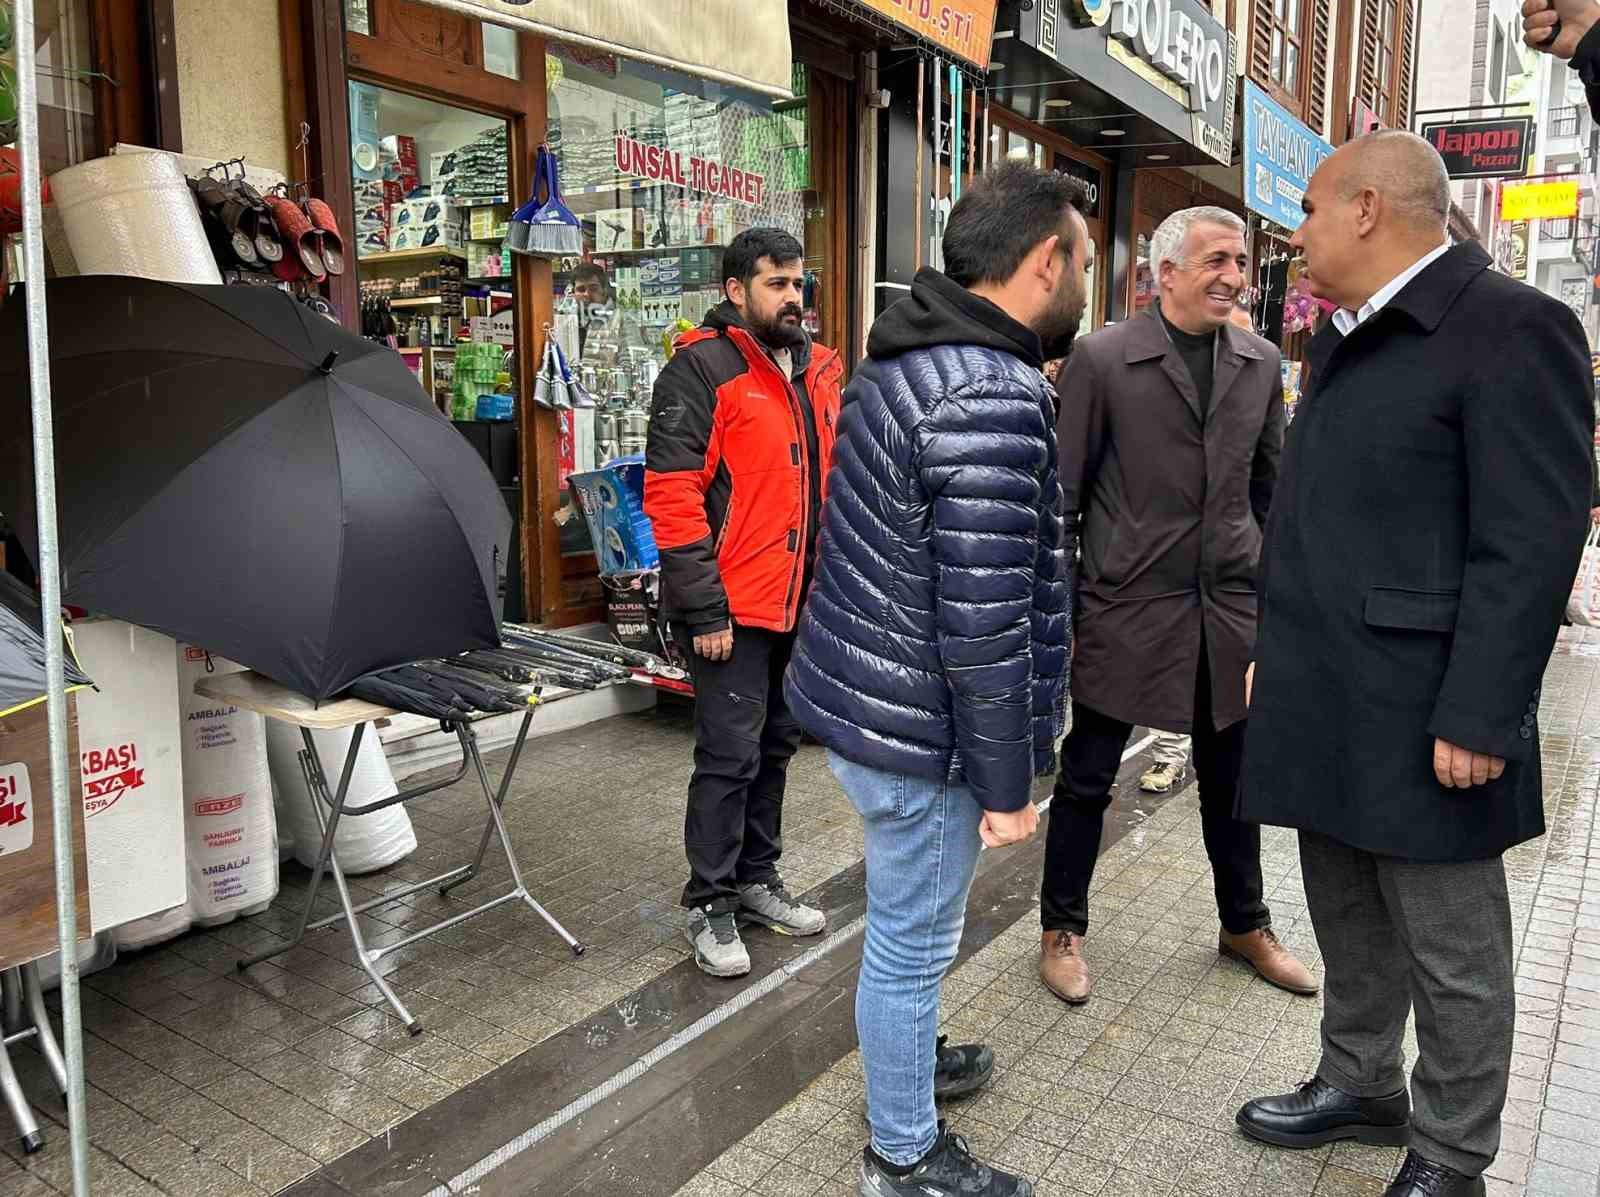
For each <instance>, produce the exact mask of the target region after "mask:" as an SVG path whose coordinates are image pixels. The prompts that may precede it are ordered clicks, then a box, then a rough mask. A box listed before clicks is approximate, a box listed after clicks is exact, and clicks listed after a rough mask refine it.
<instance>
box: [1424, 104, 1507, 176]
mask: <svg viewBox="0 0 1600 1197" xmlns="http://www.w3.org/2000/svg"><path fill="white" fill-rule="evenodd" d="M1422 136H1423V139H1424V140H1426V141H1427V142H1428V144H1429V145H1431V146H1433V148H1434V149H1436V150H1438V151H1439V157H1441V158H1443V159H1444V168H1445V171H1446V173H1448V174H1449V176H1450V177H1451V178H1452V179H1509V178H1516V177H1518V176H1520V175H1525V174H1527V173H1528V153H1529V151H1530V150H1531V148H1532V144H1533V118H1532V117H1531V116H1511V117H1499V118H1496V119H1495V120H1471V121H1429V122H1428V123H1427V124H1425V125H1423V126H1422Z"/></svg>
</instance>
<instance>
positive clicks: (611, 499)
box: [568, 457, 661, 577]
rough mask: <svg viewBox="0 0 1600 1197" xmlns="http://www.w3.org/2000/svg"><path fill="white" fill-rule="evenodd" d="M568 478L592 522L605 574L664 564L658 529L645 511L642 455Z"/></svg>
mask: <svg viewBox="0 0 1600 1197" xmlns="http://www.w3.org/2000/svg"><path fill="white" fill-rule="evenodd" d="M568 481H569V482H570V483H571V485H572V493H573V495H574V496H575V498H576V499H577V503H578V508H579V510H581V511H582V512H583V515H584V518H585V519H586V520H588V522H589V535H590V536H591V537H592V538H593V540H594V549H595V557H596V558H597V559H598V561H599V564H600V569H599V572H600V575H601V577H608V576H612V575H615V574H620V573H635V572H638V571H639V570H646V569H655V568H656V567H657V566H658V565H659V564H660V563H661V554H660V552H659V551H658V550H657V549H656V537H655V531H654V529H652V528H651V526H650V518H649V517H648V516H647V515H645V513H644V459H643V458H642V457H619V458H617V460H615V461H613V462H612V463H611V464H610V465H607V466H602V467H601V468H600V469H598V470H592V471H588V472H585V473H575V474H573V475H571V477H570V478H569V479H568Z"/></svg>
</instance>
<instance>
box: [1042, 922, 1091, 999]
mask: <svg viewBox="0 0 1600 1197" xmlns="http://www.w3.org/2000/svg"><path fill="white" fill-rule="evenodd" d="M1039 979H1040V980H1041V981H1043V982H1044V983H1045V988H1047V989H1049V990H1050V992H1051V993H1053V994H1055V995H1056V996H1057V997H1058V998H1060V999H1061V1000H1062V1001H1064V1002H1070V1003H1071V1004H1072V1005H1074V1006H1081V1005H1083V1003H1084V1002H1087V1001H1088V1000H1089V990H1090V989H1091V988H1092V986H1091V984H1090V982H1089V962H1088V961H1087V960H1085V959H1084V958H1083V936H1081V935H1079V934H1078V933H1077V932H1076V931H1046V932H1045V933H1044V941H1043V943H1042V944H1041V946H1040V948H1039Z"/></svg>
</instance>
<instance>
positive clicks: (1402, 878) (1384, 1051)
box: [1300, 831, 1516, 1176]
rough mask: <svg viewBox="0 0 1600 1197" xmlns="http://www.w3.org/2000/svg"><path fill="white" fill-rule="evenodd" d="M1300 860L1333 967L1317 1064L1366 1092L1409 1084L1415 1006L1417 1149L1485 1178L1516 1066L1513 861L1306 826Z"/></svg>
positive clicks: (1329, 1078)
mask: <svg viewBox="0 0 1600 1197" xmlns="http://www.w3.org/2000/svg"><path fill="white" fill-rule="evenodd" d="M1300 867H1301V872H1302V874H1303V875H1304V878H1305V887H1306V904H1307V905H1308V906H1309V908H1310V911H1311V921H1312V924H1313V926H1314V927H1315V928H1316V933H1317V944H1318V946H1319V947H1321V949H1322V959H1323V962H1324V964H1325V965H1326V966H1327V975H1326V978H1325V980H1324V983H1323V1008H1322V1063H1321V1064H1320V1065H1319V1067H1318V1069H1317V1075H1318V1076H1320V1077H1321V1078H1322V1079H1323V1080H1324V1081H1326V1082H1328V1084H1330V1085H1333V1086H1334V1087H1335V1088H1337V1089H1342V1090H1344V1091H1345V1092H1346V1093H1349V1094H1353V1095H1354V1096H1357V1097H1381V1096H1384V1095H1386V1094H1390V1093H1395V1092H1398V1091H1399V1090H1400V1089H1402V1088H1404V1087H1405V1079H1406V1078H1405V1060H1404V1058H1403V1053H1402V1043H1403V1041H1404V1038H1405V1028H1406V1015H1407V1014H1408V1013H1409V1012H1410V1011H1411V1010H1412V1009H1413V1008H1415V1010H1416V1014H1417V1047H1418V1058H1417V1064H1416V1067H1415V1068H1414V1069H1413V1070H1412V1074H1411V1106H1412V1109H1411V1146H1412V1147H1413V1148H1414V1149H1415V1150H1416V1151H1418V1152H1419V1153H1420V1154H1422V1155H1423V1156H1425V1157H1427V1158H1428V1159H1430V1160H1432V1161H1433V1162H1435V1163H1439V1164H1443V1165H1445V1166H1446V1167H1448V1168H1454V1169H1455V1170H1456V1171H1457V1172H1461V1173H1464V1174H1466V1175H1468V1176H1476V1175H1477V1174H1479V1173H1481V1172H1482V1171H1483V1170H1484V1169H1485V1168H1487V1167H1488V1166H1489V1165H1490V1164H1491V1163H1492V1162H1493V1161H1494V1157H1495V1153H1496V1152H1497V1151H1499V1149H1500V1114H1501V1111H1502V1110H1503V1109H1504V1107H1505V1102H1506V1086H1507V1084H1508V1083H1509V1081H1510V1076H1511V1037H1512V1031H1513V1028H1514V1025H1515V1022H1516V992H1515V990H1514V989H1513V987H1512V959H1511V904H1510V901H1509V899H1508V898H1507V896H1506V873H1505V866H1504V865H1503V864H1502V863H1501V861H1500V858H1499V857H1494V858H1493V859H1490V860H1473V861H1463V862H1459V863H1457V862H1451V863H1436V862H1428V861H1414V860H1399V859H1396V858H1394V857H1387V856H1375V855H1373V854H1372V853H1370V852H1363V851H1360V850H1359V849H1356V848H1352V847H1350V846H1348V845H1347V844H1343V843H1340V842H1339V841H1337V840H1332V839H1329V838H1328V837H1326V836H1321V835H1316V834H1313V833H1311V832H1306V831H1303V832H1301V833H1300Z"/></svg>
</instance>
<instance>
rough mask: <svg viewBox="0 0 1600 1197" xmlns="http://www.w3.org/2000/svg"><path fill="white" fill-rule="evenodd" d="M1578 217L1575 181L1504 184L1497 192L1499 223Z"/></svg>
mask: <svg viewBox="0 0 1600 1197" xmlns="http://www.w3.org/2000/svg"><path fill="white" fill-rule="evenodd" d="M1577 214H1578V180H1577V179H1573V180H1572V181H1571V182H1563V181H1556V182H1548V183H1507V184H1506V185H1505V186H1504V187H1502V188H1501V189H1500V219H1501V220H1506V221H1512V220H1566V219H1568V218H1569V217H1573V216H1576V215H1577Z"/></svg>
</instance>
